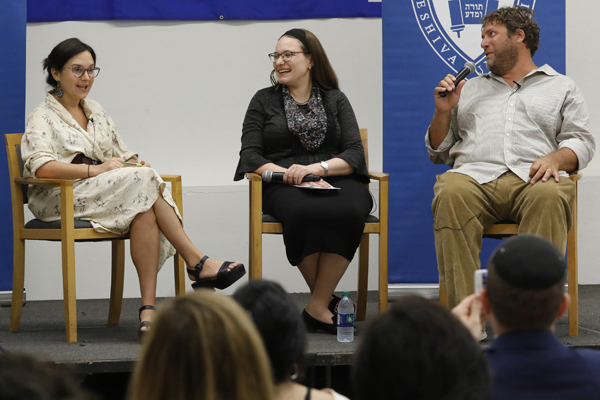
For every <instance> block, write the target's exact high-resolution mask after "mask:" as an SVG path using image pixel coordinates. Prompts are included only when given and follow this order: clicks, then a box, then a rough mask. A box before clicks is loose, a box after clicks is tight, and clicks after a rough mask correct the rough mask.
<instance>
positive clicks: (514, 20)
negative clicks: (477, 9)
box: [481, 6, 540, 57]
mask: <svg viewBox="0 0 600 400" xmlns="http://www.w3.org/2000/svg"><path fill="white" fill-rule="evenodd" d="M534 13H535V12H534V11H533V10H532V9H531V8H527V7H522V6H513V7H501V8H499V9H497V10H495V11H492V12H491V13H489V14H487V15H486V16H485V17H483V19H482V20H481V23H482V25H483V26H485V25H486V24H487V23H495V24H502V25H504V26H505V27H506V31H507V34H508V36H509V37H511V36H512V35H513V34H514V33H515V32H516V31H517V29H520V30H522V31H523V33H524V34H525V38H524V40H523V42H524V43H525V46H526V47H527V48H528V49H529V51H531V56H532V57H533V56H534V55H535V52H536V51H537V49H538V47H539V46H540V27H539V25H538V23H537V22H535V21H534V20H533V14H534Z"/></svg>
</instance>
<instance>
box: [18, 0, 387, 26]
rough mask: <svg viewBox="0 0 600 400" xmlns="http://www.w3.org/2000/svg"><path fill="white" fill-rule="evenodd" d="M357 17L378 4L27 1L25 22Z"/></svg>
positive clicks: (377, 12)
mask: <svg viewBox="0 0 600 400" xmlns="http://www.w3.org/2000/svg"><path fill="white" fill-rule="evenodd" d="M357 17H370V18H379V17H381V3H377V2H369V1H368V0H303V1H298V2H289V1H281V0H260V1H256V0H226V1H223V0H169V1H166V0H93V1H87V2H86V1H81V0H52V1H48V0H27V21H28V22H49V21H91V20H96V21H97V20H182V21H194V20H284V19H312V18H357Z"/></svg>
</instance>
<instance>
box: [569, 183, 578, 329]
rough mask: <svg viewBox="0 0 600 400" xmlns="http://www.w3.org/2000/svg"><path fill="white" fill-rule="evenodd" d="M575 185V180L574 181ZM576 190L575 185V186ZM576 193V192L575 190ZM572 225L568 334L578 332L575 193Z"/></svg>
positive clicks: (570, 235) (570, 232)
mask: <svg viewBox="0 0 600 400" xmlns="http://www.w3.org/2000/svg"><path fill="white" fill-rule="evenodd" d="M576 185H577V182H576ZM575 190H576V191H577V186H575ZM576 193H577V192H576ZM572 220H573V226H572V227H571V230H570V231H569V233H568V234H567V268H568V282H569V296H570V297H571V303H570V304H569V335H570V336H577V335H578V334H579V276H578V259H577V194H576V195H575V205H574V206H573V214H572Z"/></svg>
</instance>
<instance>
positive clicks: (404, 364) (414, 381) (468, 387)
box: [353, 296, 490, 400]
mask: <svg viewBox="0 0 600 400" xmlns="http://www.w3.org/2000/svg"><path fill="white" fill-rule="evenodd" d="M353 378H354V379H353V381H354V388H355V391H356V394H357V399H359V400H370V399H377V400H392V399H394V400H398V399H411V400H450V399H453V400H471V399H472V400H483V399H487V398H488V395H489V393H490V378H489V374H488V368H487V364H486V362H485V360H484V357H483V354H482V353H481V350H480V348H479V344H478V343H477V342H475V340H474V339H473V337H472V336H471V334H470V333H469V331H468V330H467V329H466V328H465V327H464V326H463V325H462V324H461V323H460V321H458V319H456V318H455V317H454V316H453V315H452V314H451V313H450V311H449V310H448V309H447V308H445V307H443V306H442V305H440V304H439V303H438V302H434V301H431V300H427V299H424V298H422V297H418V296H407V297H403V298H402V299H400V300H398V301H397V302H396V303H394V304H393V305H392V306H391V307H390V309H389V311H387V312H386V313H384V314H381V315H379V316H378V317H377V318H376V319H375V321H373V323H372V324H371V325H370V326H369V327H368V329H367V331H366V332H365V334H364V336H363V337H362V338H361V341H360V344H359V347H358V351H357V354H356V357H355V362H354V371H353Z"/></svg>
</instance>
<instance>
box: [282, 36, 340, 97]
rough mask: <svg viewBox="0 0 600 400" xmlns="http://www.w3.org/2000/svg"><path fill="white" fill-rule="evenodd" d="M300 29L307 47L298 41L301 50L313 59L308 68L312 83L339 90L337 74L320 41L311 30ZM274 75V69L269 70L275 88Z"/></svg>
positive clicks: (327, 88)
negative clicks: (310, 66) (304, 36)
mask: <svg viewBox="0 0 600 400" xmlns="http://www.w3.org/2000/svg"><path fill="white" fill-rule="evenodd" d="M301 30H302V31H304V33H305V34H306V41H307V43H308V48H306V47H305V46H304V45H303V44H302V43H300V46H301V47H302V51H304V52H307V53H309V54H310V55H311V57H312V61H313V66H312V68H311V70H310V76H311V78H312V81H313V83H314V84H315V85H317V86H318V87H319V88H321V89H324V90H330V89H337V90H339V89H340V85H339V83H338V78H337V75H336V74H335V71H334V70H333V67H332V66H331V63H330V62H329V57H327V53H326V52H325V49H324V48H323V46H322V45H321V42H320V41H319V39H317V37H316V36H315V34H314V33H312V32H311V31H309V30H306V29H301ZM290 37H293V36H290ZM275 75H276V74H275V70H273V71H272V72H271V84H272V85H273V86H275V88H276V89H277V88H279V83H278V82H277V80H276V78H275Z"/></svg>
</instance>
